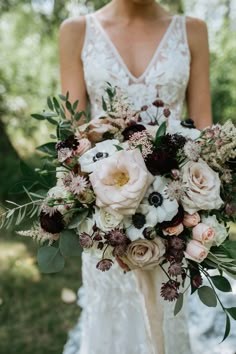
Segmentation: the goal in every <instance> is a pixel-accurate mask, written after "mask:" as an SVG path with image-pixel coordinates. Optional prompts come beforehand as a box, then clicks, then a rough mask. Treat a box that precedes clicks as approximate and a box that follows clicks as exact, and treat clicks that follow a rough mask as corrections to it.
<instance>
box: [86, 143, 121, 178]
mask: <svg viewBox="0 0 236 354" xmlns="http://www.w3.org/2000/svg"><path fill="white" fill-rule="evenodd" d="M115 145H119V141H118V140H116V139H113V140H105V141H103V142H101V143H97V144H96V145H95V147H94V148H93V149H90V150H88V151H86V152H85V153H84V154H83V155H82V156H81V157H80V158H79V163H80V166H81V171H82V172H87V173H91V172H93V171H95V169H96V168H97V166H98V163H99V162H100V161H101V160H103V159H105V158H107V157H110V156H112V155H113V154H115V153H116V152H117V148H116V147H115Z"/></svg>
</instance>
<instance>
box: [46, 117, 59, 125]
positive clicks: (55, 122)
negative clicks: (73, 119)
mask: <svg viewBox="0 0 236 354" xmlns="http://www.w3.org/2000/svg"><path fill="white" fill-rule="evenodd" d="M47 121H48V122H49V123H51V124H53V125H57V124H58V122H57V121H56V120H55V119H52V118H51V117H47Z"/></svg>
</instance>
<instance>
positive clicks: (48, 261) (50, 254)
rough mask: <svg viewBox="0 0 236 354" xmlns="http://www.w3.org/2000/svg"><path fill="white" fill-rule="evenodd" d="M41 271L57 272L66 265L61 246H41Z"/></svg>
mask: <svg viewBox="0 0 236 354" xmlns="http://www.w3.org/2000/svg"><path fill="white" fill-rule="evenodd" d="M37 260H38V265H39V269H40V272H42V273H57V272H60V271H61V270H62V269H63V268H64V266H65V260H64V258H63V256H62V254H61V253H60V250H59V248H56V247H52V246H43V247H40V248H39V250H38V254H37Z"/></svg>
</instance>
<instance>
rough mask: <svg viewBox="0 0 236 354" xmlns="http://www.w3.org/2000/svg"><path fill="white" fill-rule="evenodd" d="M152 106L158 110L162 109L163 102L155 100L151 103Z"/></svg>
mask: <svg viewBox="0 0 236 354" xmlns="http://www.w3.org/2000/svg"><path fill="white" fill-rule="evenodd" d="M152 104H153V106H155V107H157V108H159V107H164V102H163V101H162V100H160V99H159V98H158V99H156V100H155V101H154V102H152Z"/></svg>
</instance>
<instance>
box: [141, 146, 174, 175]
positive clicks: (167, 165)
mask: <svg viewBox="0 0 236 354" xmlns="http://www.w3.org/2000/svg"><path fill="white" fill-rule="evenodd" d="M145 164H146V166H147V169H148V171H149V172H151V174H153V175H154V176H156V175H164V174H165V173H168V172H171V170H173V169H178V162H177V160H176V159H175V157H173V156H172V155H171V154H170V153H169V152H168V151H164V150H159V149H155V150H154V151H153V152H152V153H151V154H149V155H147V157H146V159H145Z"/></svg>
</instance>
